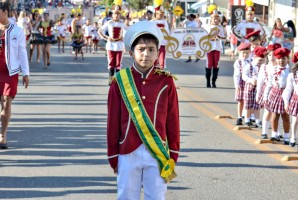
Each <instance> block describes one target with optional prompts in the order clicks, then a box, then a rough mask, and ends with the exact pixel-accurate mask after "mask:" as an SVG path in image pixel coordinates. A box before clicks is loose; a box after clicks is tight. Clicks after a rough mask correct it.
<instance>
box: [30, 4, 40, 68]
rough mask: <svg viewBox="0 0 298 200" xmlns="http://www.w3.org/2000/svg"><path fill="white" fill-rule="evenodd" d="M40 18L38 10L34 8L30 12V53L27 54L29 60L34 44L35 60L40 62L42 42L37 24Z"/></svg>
mask: <svg viewBox="0 0 298 200" xmlns="http://www.w3.org/2000/svg"><path fill="white" fill-rule="evenodd" d="M41 20H42V18H41V16H40V14H39V10H34V12H33V14H32V20H31V21H30V23H31V27H32V30H31V40H30V54H29V61H30V62H31V61H32V56H33V51H34V48H35V46H36V48H37V62H38V63H39V62H40V50H41V49H40V46H41V44H42V42H43V41H42V37H41V34H40V33H39V30H38V29H39V25H40V22H41Z"/></svg>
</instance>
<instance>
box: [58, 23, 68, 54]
mask: <svg viewBox="0 0 298 200" xmlns="http://www.w3.org/2000/svg"><path fill="white" fill-rule="evenodd" d="M57 30H58V35H57V40H58V52H59V53H60V46H61V43H62V53H64V46H65V40H66V39H65V36H66V30H67V27H66V25H64V24H63V23H62V20H61V19H59V20H58V25H57Z"/></svg>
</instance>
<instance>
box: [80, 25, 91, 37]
mask: <svg viewBox="0 0 298 200" xmlns="http://www.w3.org/2000/svg"><path fill="white" fill-rule="evenodd" d="M82 29H83V33H84V37H89V36H91V31H92V30H93V26H92V25H87V24H84V25H83V27H82Z"/></svg>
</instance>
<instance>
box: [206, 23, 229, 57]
mask: <svg viewBox="0 0 298 200" xmlns="http://www.w3.org/2000/svg"><path fill="white" fill-rule="evenodd" d="M215 27H216V28H218V33H217V36H216V37H215V38H214V41H211V40H210V43H211V44H212V49H211V51H214V50H216V51H221V50H222V44H221V43H222V42H221V41H222V40H225V38H226V35H225V30H224V27H223V26H221V25H209V26H208V27H207V28H206V30H207V32H208V33H210V31H211V29H213V28H215ZM223 38H224V39H223Z"/></svg>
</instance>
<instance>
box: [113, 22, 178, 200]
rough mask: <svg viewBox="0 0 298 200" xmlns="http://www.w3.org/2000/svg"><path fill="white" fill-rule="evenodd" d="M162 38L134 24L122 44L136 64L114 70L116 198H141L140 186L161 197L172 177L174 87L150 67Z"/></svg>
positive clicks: (175, 115) (152, 27)
mask: <svg viewBox="0 0 298 200" xmlns="http://www.w3.org/2000/svg"><path fill="white" fill-rule="evenodd" d="M162 40H163V34H162V32H161V31H160V29H158V27H157V26H156V25H155V23H153V22H150V21H141V22H138V23H136V24H134V25H132V26H131V27H130V28H129V29H128V32H127V34H126V35H125V38H124V42H125V47H126V49H127V50H129V53H130V55H131V56H132V58H133V59H134V64H133V65H132V67H130V68H126V69H123V70H121V71H120V72H119V73H117V74H116V77H115V81H113V82H112V84H111V87H110V90H109V94H108V124H107V144H108V159H109V163H110V165H111V167H112V168H113V169H114V172H115V173H117V186H118V199H119V200H122V199H140V195H141V188H142V187H143V188H144V196H145V199H159V200H162V199H165V193H166V190H167V183H168V182H170V181H171V180H172V179H173V178H175V176H176V174H175V171H174V167H175V163H176V162H177V159H178V155H179V148H180V128H179V109H178V97H177V91H176V87H175V84H174V81H173V77H172V75H171V74H170V73H168V72H165V71H163V70H160V69H158V68H156V67H155V66H154V61H155V60H156V59H157V57H158V47H159V46H160V44H161V42H162ZM149 82H150V84H147V83H149ZM132 96H134V97H136V99H135V98H131V97H132ZM136 102H140V103H136ZM143 122H144V123H143ZM128 182H129V184H128Z"/></svg>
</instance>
